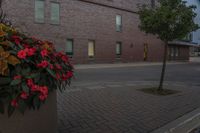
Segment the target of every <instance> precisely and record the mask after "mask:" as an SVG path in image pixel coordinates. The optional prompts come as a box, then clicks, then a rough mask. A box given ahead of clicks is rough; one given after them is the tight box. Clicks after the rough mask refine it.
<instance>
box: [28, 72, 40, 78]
mask: <svg viewBox="0 0 200 133" xmlns="http://www.w3.org/2000/svg"><path fill="white" fill-rule="evenodd" d="M39 76H40V73H33V74H31V75H29V76H26V78H29V79H32V78H36V77H39Z"/></svg>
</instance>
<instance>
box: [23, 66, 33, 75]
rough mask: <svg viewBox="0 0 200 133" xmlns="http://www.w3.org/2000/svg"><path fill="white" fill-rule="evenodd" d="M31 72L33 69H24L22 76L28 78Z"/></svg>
mask: <svg viewBox="0 0 200 133" xmlns="http://www.w3.org/2000/svg"><path fill="white" fill-rule="evenodd" d="M30 72H31V69H30V68H26V69H23V70H22V75H23V76H27V75H28V74H29V73H30Z"/></svg>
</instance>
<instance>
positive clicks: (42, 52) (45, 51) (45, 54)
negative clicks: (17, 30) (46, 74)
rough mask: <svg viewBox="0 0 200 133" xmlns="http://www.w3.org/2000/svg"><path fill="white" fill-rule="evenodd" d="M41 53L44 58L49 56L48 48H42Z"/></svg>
mask: <svg viewBox="0 0 200 133" xmlns="http://www.w3.org/2000/svg"><path fill="white" fill-rule="evenodd" d="M40 54H41V55H42V57H43V58H44V57H45V56H48V51H47V50H46V49H44V50H42V51H41V52H40Z"/></svg>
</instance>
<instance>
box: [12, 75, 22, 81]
mask: <svg viewBox="0 0 200 133" xmlns="http://www.w3.org/2000/svg"><path fill="white" fill-rule="evenodd" d="M21 78H22V76H21V75H17V76H14V78H13V79H14V80H17V79H21Z"/></svg>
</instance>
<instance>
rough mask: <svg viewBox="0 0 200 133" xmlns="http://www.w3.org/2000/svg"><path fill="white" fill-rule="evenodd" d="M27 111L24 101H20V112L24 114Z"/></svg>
mask: <svg viewBox="0 0 200 133" xmlns="http://www.w3.org/2000/svg"><path fill="white" fill-rule="evenodd" d="M26 109H27V104H26V103H25V102H24V101H23V100H19V111H20V112H21V113H22V114H24V112H25V111H26Z"/></svg>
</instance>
